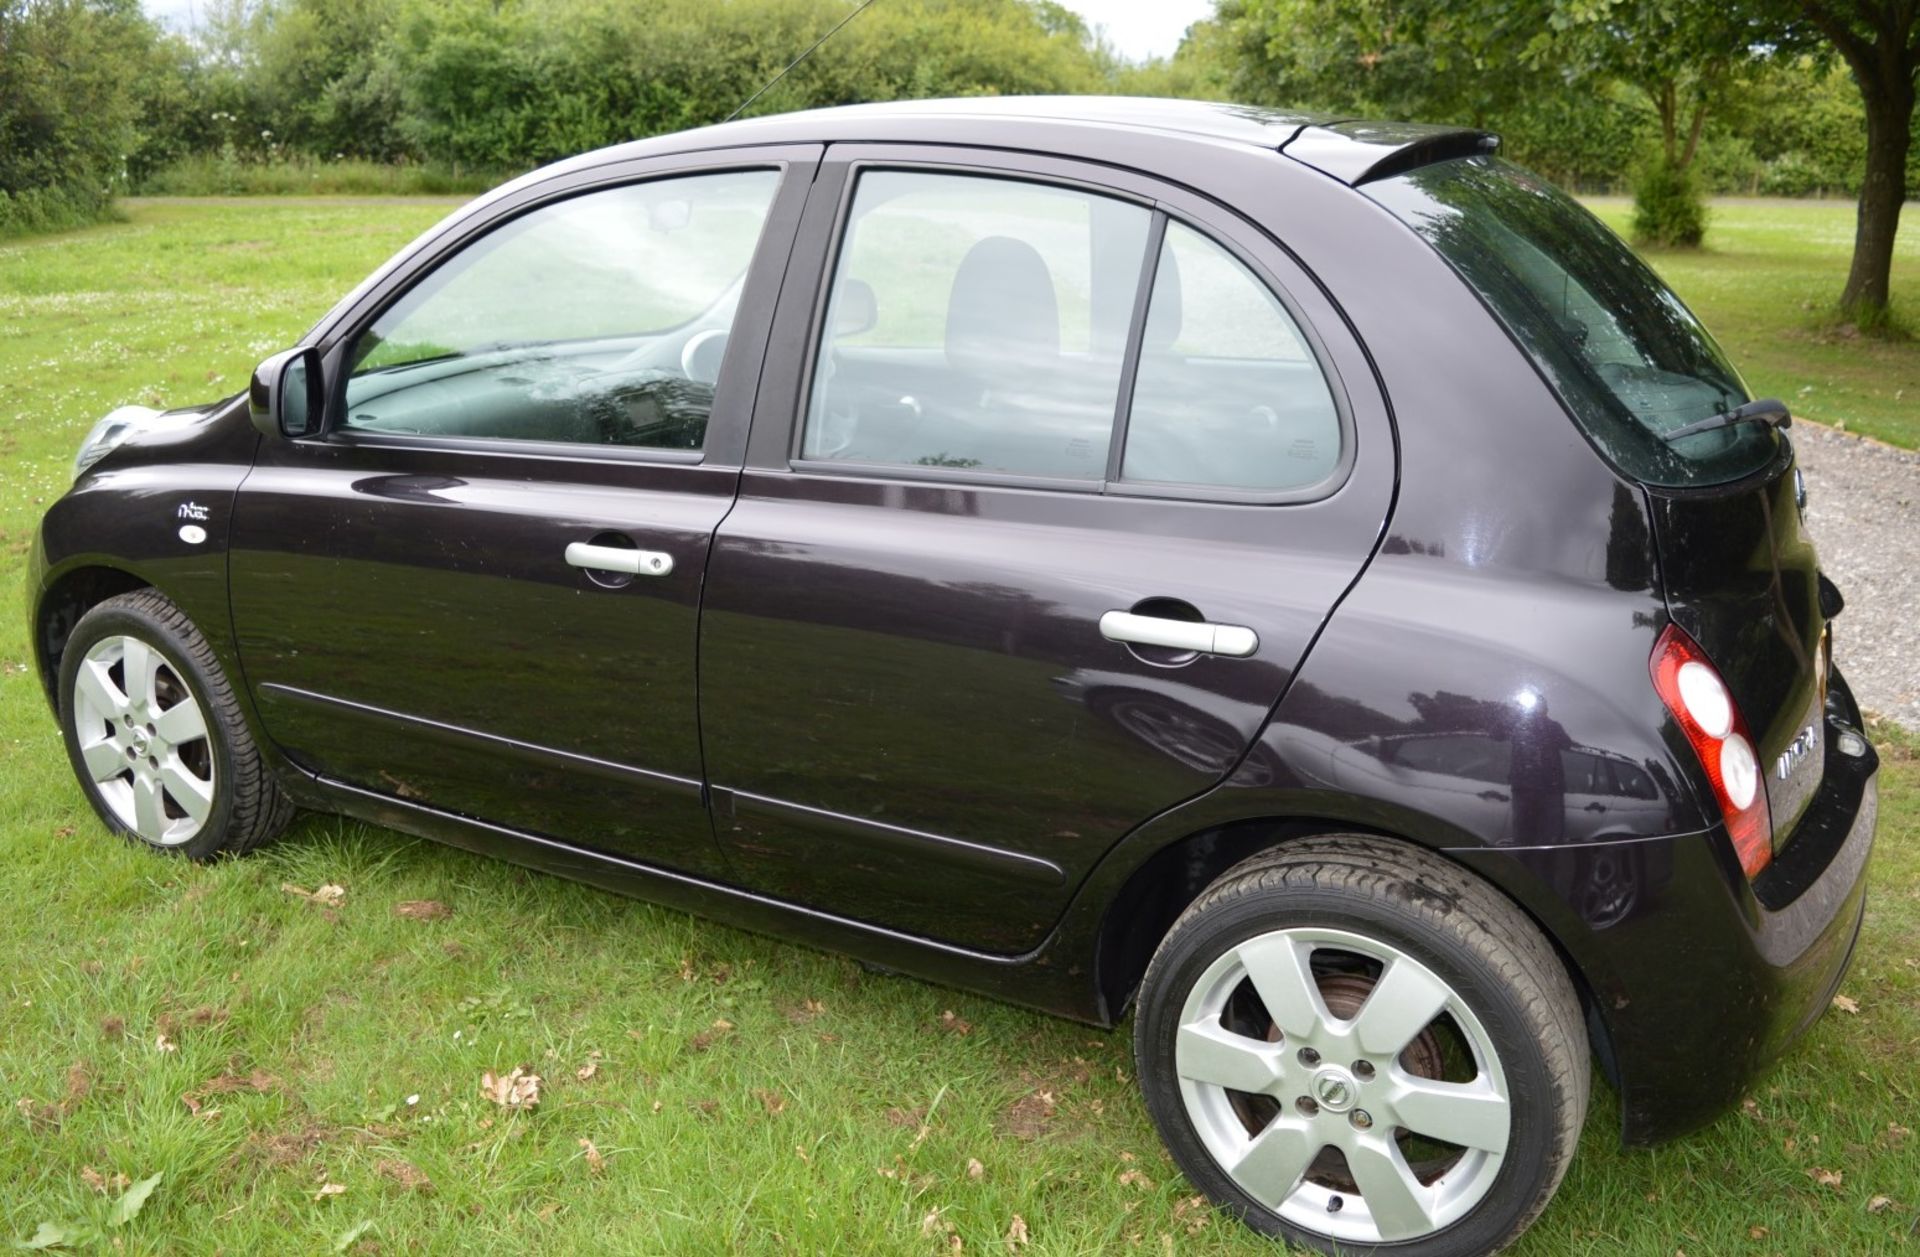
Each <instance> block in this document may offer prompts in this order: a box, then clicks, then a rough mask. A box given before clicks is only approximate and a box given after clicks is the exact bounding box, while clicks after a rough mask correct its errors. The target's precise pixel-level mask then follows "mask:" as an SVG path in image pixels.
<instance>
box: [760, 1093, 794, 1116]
mask: <svg viewBox="0 0 1920 1257" xmlns="http://www.w3.org/2000/svg"><path fill="white" fill-rule="evenodd" d="M753 1094H754V1095H755V1096H757V1097H758V1098H759V1100H760V1107H762V1108H764V1109H765V1110H766V1111H767V1116H769V1117H773V1116H776V1115H778V1114H779V1113H781V1112H782V1111H784V1110H785V1109H786V1107H787V1097H786V1093H785V1092H781V1091H770V1090H769V1091H756V1092H754V1093H753Z"/></svg>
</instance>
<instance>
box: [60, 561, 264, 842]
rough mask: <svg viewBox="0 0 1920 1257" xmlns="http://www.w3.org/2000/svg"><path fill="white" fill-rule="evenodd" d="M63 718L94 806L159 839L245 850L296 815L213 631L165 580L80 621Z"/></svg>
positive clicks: (63, 674) (114, 824)
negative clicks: (168, 590)
mask: <svg viewBox="0 0 1920 1257" xmlns="http://www.w3.org/2000/svg"><path fill="white" fill-rule="evenodd" d="M60 725H61V730H62V732H63V733H64V734H65V736H66V743H67V757H68V759H69V760H70V761H71V762H72V764H73V771H74V773H75V774H76V775H77V776H78V777H79V778H80V785H81V788H82V789H84V790H85V791H86V795H87V799H88V801H89V802H90V803H92V804H93V808H94V811H96V812H98V813H99V814H100V818H101V819H102V820H104V821H105V822H106V823H107V827H108V828H109V829H112V830H114V831H116V832H118V833H121V834H124V835H126V836H127V837H128V838H130V839H132V840H134V841H136V842H139V843H142V844H144V845H146V846H148V847H152V848H154V849H156V850H160V851H166V852H171V853H175V854H178V855H183V856H186V857H188V858H189V859H194V860H207V859H211V858H213V857H214V856H217V855H222V854H239V853H241V852H244V851H249V850H251V849H253V848H254V847H257V846H259V845H260V844H261V843H263V842H266V841H267V840H269V839H270V838H272V837H274V836H275V835H276V834H278V833H279V832H280V831H281V830H282V829H284V828H286V825H287V822H288V821H289V820H290V819H292V816H293V807H292V804H291V803H289V802H288V800H287V798H286V796H285V795H284V794H283V793H282V792H281V790H280V788H279V786H278V785H277V784H276V783H275V782H274V781H273V779H272V778H271V777H270V776H269V775H268V773H267V770H266V767H265V765H264V764H262V763H261V760H260V753H259V750H258V748H257V747H256V746H255V745H254V742H253V738H252V735H251V734H249V733H248V731H247V727H246V724H245V722H244V721H243V720H242V719H241V716H240V707H239V704H238V703H237V702H236V701H235V700H234V696H233V689H232V687H231V686H230V685H228V683H227V678H226V676H225V674H224V673H222V672H221V670H220V665H219V663H218V662H217V661H216V660H215V659H214V656H213V651H212V650H211V649H210V648H209V647H208V645H207V641H206V639H205V638H204V637H202V636H201V635H200V631H199V630H198V629H196V628H195V627H194V626H193V622H192V621H191V620H189V619H188V618H187V617H186V615H185V613H183V612H182V611H181V610H180V608H178V607H176V606H174V605H173V603H172V602H170V601H168V600H167V599H166V598H165V597H164V596H162V595H161V594H160V593H158V592H156V591H154V590H151V589H143V590H138V591H136V592H134V593H130V594H121V595H120V596H118V597H115V598H109V599H107V600H106V601H105V602H102V603H100V604H99V605H98V606H96V607H94V608H93V609H92V610H91V611H89V612H87V614H86V615H84V616H82V617H81V619H80V622H79V624H77V625H76V626H75V627H74V630H73V635H72V637H70V638H69V639H68V641H67V646H66V651H65V653H64V654H63V655H62V656H61V659H60Z"/></svg>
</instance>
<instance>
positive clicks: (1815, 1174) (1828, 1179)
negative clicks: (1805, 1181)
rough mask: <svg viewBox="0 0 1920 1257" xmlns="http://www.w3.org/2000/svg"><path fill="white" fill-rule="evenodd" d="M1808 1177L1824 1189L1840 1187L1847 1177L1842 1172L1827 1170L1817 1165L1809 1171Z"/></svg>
mask: <svg viewBox="0 0 1920 1257" xmlns="http://www.w3.org/2000/svg"><path fill="white" fill-rule="evenodd" d="M1807 1177H1808V1178H1811V1179H1812V1180H1813V1181H1814V1182H1816V1183H1818V1184H1820V1186H1822V1187H1838V1186H1840V1183H1841V1180H1843V1179H1845V1178H1846V1177H1847V1176H1846V1174H1845V1173H1843V1172H1842V1171H1840V1170H1826V1169H1822V1168H1821V1167H1819V1166H1817V1165H1816V1166H1814V1167H1813V1168H1812V1169H1810V1170H1808V1171H1807Z"/></svg>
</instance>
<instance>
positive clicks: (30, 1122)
mask: <svg viewBox="0 0 1920 1257" xmlns="http://www.w3.org/2000/svg"><path fill="white" fill-rule="evenodd" d="M13 1107H15V1108H16V1109H19V1110H20V1115H21V1116H22V1117H24V1118H26V1119H27V1129H28V1130H30V1131H32V1132H33V1133H34V1134H36V1135H44V1134H47V1133H49V1132H51V1131H56V1130H59V1129H60V1117H61V1113H60V1108H59V1106H58V1105H54V1104H40V1103H38V1102H36V1101H35V1100H33V1099H32V1098H31V1097H28V1096H21V1097H20V1098H19V1099H18V1100H15V1101H14V1102H13Z"/></svg>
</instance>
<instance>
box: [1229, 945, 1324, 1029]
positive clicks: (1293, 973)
mask: <svg viewBox="0 0 1920 1257" xmlns="http://www.w3.org/2000/svg"><path fill="white" fill-rule="evenodd" d="M1308 955H1309V949H1308V948H1306V947H1303V946H1301V945H1299V944H1298V943H1295V942H1294V941H1293V940H1292V939H1290V938H1288V937H1287V936H1286V935H1284V934H1268V935H1266V936H1264V937H1262V938H1256V939H1253V940H1252V941H1250V942H1246V943H1242V944H1241V945H1240V963H1241V964H1243V965H1245V966H1246V968H1247V976H1248V977H1249V978H1251V979H1253V989H1254V990H1255V991H1258V992H1259V993H1260V1002H1261V1003H1262V1004H1265V1005H1266V1007H1267V1015H1268V1016H1269V1017H1272V1018H1273V1023H1274V1024H1275V1025H1277V1026H1279V1027H1280V1032H1281V1033H1282V1034H1284V1035H1287V1036H1288V1037H1290V1038H1296V1039H1304V1038H1309V1037H1311V1036H1312V1035H1313V1033H1314V1032H1315V1031H1316V1030H1318V1029H1320V1027H1321V1025H1322V1024H1323V1023H1324V1022H1325V1021H1326V1019H1327V1007H1326V1005H1325V1004H1324V1003H1322V1002H1321V999H1320V988H1319V986H1318V985H1317V984H1316V983H1315V982H1314V980H1313V970H1312V969H1311V968H1309V967H1308Z"/></svg>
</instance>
